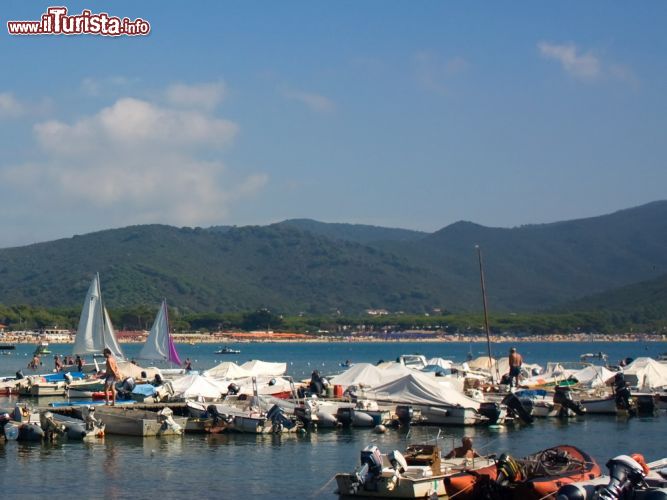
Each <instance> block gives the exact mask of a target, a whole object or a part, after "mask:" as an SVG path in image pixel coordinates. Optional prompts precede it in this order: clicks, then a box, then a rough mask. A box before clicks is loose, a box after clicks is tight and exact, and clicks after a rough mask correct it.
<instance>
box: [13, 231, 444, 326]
mask: <svg viewBox="0 0 667 500" xmlns="http://www.w3.org/2000/svg"><path fill="white" fill-rule="evenodd" d="M96 271H99V272H100V275H101V280H102V289H103V292H104V296H105V299H106V301H107V303H108V304H110V305H111V306H113V307H119V306H131V305H137V304H156V303H158V302H159V300H160V299H161V297H167V298H168V299H169V302H170V304H171V305H172V306H176V307H180V308H183V309H185V310H193V311H229V310H248V309H254V308H259V307H271V308H274V309H277V310H279V311H284V312H292V313H294V312H299V311H306V312H310V313H315V312H319V313H322V312H325V313H330V312H332V311H335V310H336V309H342V310H344V311H347V312H352V311H354V312H359V311H361V310H363V309H365V308H380V307H390V308H392V309H398V308H403V307H404V308H408V309H410V310H421V309H422V308H423V307H424V304H427V303H432V301H434V300H435V299H434V297H437V296H439V295H440V294H439V292H438V290H437V287H435V286H434V284H433V282H432V280H431V278H430V276H429V273H428V270H427V269H424V268H420V267H418V266H414V265H412V264H410V263H409V262H407V261H406V260H405V259H401V258H399V257H396V256H394V255H392V254H388V253H385V252H382V251H380V250H377V249H375V248H372V247H368V246H362V245H359V244H357V243H352V242H347V241H338V240H336V241H334V240H330V239H328V238H324V237H322V236H318V235H314V234H312V233H309V232H304V231H300V230H297V229H294V228H289V227H285V226H280V225H273V226H268V227H243V228H231V229H229V230H227V231H223V232H220V231H210V230H204V229H178V228H174V227H169V226H159V225H151V226H133V227H127V228H123V229H114V230H109V231H101V232H97V233H91V234H87V235H84V236H75V237H73V238H69V239H62V240H57V241H53V242H49V243H40V244H36V245H30V246H27V247H22V248H13V249H4V250H0V302H2V303H5V304H20V303H29V304H34V305H43V306H63V305H67V306H73V305H79V304H80V303H81V301H82V300H83V297H84V295H85V291H86V289H87V287H88V284H89V282H90V279H91V278H92V275H93V273H94V272H96Z"/></svg>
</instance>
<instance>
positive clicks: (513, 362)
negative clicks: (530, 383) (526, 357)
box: [510, 347, 523, 387]
mask: <svg viewBox="0 0 667 500" xmlns="http://www.w3.org/2000/svg"><path fill="white" fill-rule="evenodd" d="M522 364H523V358H522V357H521V354H519V353H518V352H516V347H512V348H511V349H510V387H512V385H513V384H512V381H513V380H515V381H516V384H515V386H516V387H519V375H520V374H521V365H522Z"/></svg>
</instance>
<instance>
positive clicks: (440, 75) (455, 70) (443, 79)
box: [414, 51, 470, 94]
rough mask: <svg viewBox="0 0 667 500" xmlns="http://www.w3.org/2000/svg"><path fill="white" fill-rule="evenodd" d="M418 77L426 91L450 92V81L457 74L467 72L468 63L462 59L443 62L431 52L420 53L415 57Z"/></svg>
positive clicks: (456, 58)
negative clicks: (448, 85)
mask: <svg viewBox="0 0 667 500" xmlns="http://www.w3.org/2000/svg"><path fill="white" fill-rule="evenodd" d="M414 61H415V64H416V77H417V81H418V82H419V85H421V86H422V87H423V88H424V89H426V90H429V91H431V92H436V93H438V94H446V93H447V92H448V87H447V84H448V82H449V80H450V79H451V78H452V77H454V76H455V75H457V74H460V73H463V72H465V71H467V69H468V68H469V67H470V64H469V63H468V61H466V60H465V59H464V58H462V57H453V58H450V59H448V60H446V61H442V60H441V59H440V58H439V57H438V56H437V55H436V54H434V53H433V52H430V51H420V52H417V53H416V54H415V55H414Z"/></svg>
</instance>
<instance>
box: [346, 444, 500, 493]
mask: <svg viewBox="0 0 667 500" xmlns="http://www.w3.org/2000/svg"><path fill="white" fill-rule="evenodd" d="M492 464H493V460H491V459H488V458H483V457H478V458H451V459H449V458H448V459H443V458H442V457H441V454H440V448H439V447H438V446H437V445H432V444H412V445H409V446H408V447H407V449H406V450H405V451H404V452H403V453H401V452H399V451H398V450H394V451H392V452H391V453H388V454H383V453H381V452H380V450H379V448H378V447H377V446H375V445H370V446H367V447H366V448H364V449H363V450H362V451H361V464H360V465H359V466H358V467H357V468H356V469H355V470H354V471H353V472H351V473H339V474H336V476H335V478H336V484H337V486H338V489H337V491H336V493H337V494H338V495H341V496H345V497H374V498H433V497H443V496H445V495H447V490H446V487H445V478H446V477H448V476H449V475H451V474H454V473H456V472H458V471H462V470H469V471H473V470H476V469H479V468H483V467H489V466H491V465H492Z"/></svg>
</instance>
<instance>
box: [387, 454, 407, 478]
mask: <svg viewBox="0 0 667 500" xmlns="http://www.w3.org/2000/svg"><path fill="white" fill-rule="evenodd" d="M387 458H388V459H389V463H390V464H391V466H392V467H393V468H394V469H396V471H397V472H398V473H399V474H402V473H403V472H405V471H406V470H407V469H408V462H407V460H405V457H404V456H403V454H402V453H401V452H400V451H398V450H394V451H392V452H391V453H390V454H389V455H388V456H387Z"/></svg>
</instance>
